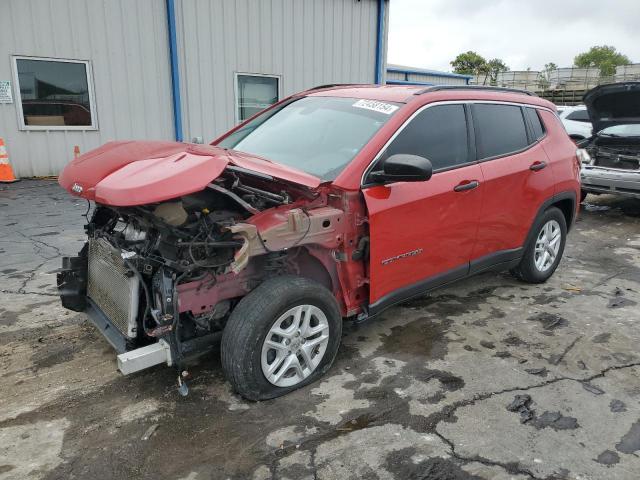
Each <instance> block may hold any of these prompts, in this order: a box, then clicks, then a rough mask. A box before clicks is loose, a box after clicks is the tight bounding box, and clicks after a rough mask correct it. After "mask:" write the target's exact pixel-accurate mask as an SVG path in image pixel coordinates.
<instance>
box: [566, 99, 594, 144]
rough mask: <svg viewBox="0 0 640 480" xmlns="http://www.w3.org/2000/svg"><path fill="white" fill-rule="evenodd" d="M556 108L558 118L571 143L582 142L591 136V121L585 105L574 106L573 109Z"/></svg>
mask: <svg viewBox="0 0 640 480" xmlns="http://www.w3.org/2000/svg"><path fill="white" fill-rule="evenodd" d="M557 108H558V116H559V117H560V120H562V124H563V125H564V128H565V130H566V131H567V133H568V134H569V137H570V138H571V139H572V140H573V141H577V140H584V139H585V138H589V137H590V136H591V135H592V133H591V129H592V126H591V119H590V118H589V112H587V107H586V106H585V105H576V106H575V107H564V106H558V107H557Z"/></svg>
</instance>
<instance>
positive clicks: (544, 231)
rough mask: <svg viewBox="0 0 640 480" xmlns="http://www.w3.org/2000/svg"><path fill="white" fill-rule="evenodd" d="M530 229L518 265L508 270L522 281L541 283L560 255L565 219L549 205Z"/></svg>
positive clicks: (555, 264)
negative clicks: (530, 235) (531, 232)
mask: <svg viewBox="0 0 640 480" xmlns="http://www.w3.org/2000/svg"><path fill="white" fill-rule="evenodd" d="M533 232H534V236H533V238H532V239H531V240H530V241H529V242H528V244H527V245H526V246H525V252H524V255H523V257H522V260H520V264H519V265H518V266H517V267H516V268H514V269H513V270H512V271H511V273H513V274H514V275H515V276H516V277H517V278H519V279H520V280H522V281H524V282H528V283H543V282H546V281H547V280H548V279H549V277H551V275H553V272H555V270H556V268H557V267H558V264H559V263H560V259H561V258H562V253H563V252H564V246H565V243H566V240H567V221H566V219H565V218H564V215H563V213H562V212H561V211H560V210H559V209H557V208H555V207H551V208H549V209H548V210H546V211H545V212H544V213H543V214H542V215H541V216H540V217H539V218H538V220H537V221H536V222H535V224H534V226H533Z"/></svg>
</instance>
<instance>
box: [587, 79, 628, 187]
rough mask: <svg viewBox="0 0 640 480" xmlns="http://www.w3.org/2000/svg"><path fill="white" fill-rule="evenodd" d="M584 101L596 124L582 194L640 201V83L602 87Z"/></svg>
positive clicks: (592, 91)
mask: <svg viewBox="0 0 640 480" xmlns="http://www.w3.org/2000/svg"><path fill="white" fill-rule="evenodd" d="M584 101H585V104H586V106H587V110H588V112H589V117H590V118H591V121H592V123H593V131H594V132H596V134H595V135H593V136H592V137H591V138H589V139H586V140H584V141H582V142H580V143H579V147H580V148H581V149H583V150H582V152H583V153H582V154H581V155H582V157H583V158H582V171H581V181H582V190H583V192H585V193H587V192H589V193H596V194H597V193H613V194H620V195H625V196H631V197H636V198H640V82H623V83H616V84H610V85H600V86H598V87H596V88H593V89H592V90H590V91H589V92H587V93H586V94H585V96H584Z"/></svg>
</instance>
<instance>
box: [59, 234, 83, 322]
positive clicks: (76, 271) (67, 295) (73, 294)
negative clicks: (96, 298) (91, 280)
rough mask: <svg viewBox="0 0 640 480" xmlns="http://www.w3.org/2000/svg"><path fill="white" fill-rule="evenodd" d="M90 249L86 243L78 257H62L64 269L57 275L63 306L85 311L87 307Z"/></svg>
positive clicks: (76, 310)
mask: <svg viewBox="0 0 640 480" xmlns="http://www.w3.org/2000/svg"><path fill="white" fill-rule="evenodd" d="M88 249H89V247H88V244H86V243H85V244H84V247H82V250H80V253H79V255H78V256H77V257H62V269H61V270H60V271H59V272H58V275H57V284H58V293H59V294H60V300H61V301H62V306H63V307H64V308H68V309H69V310H73V311H75V312H84V311H85V309H86V308H87V302H86V298H87V264H88V262H87V252H88Z"/></svg>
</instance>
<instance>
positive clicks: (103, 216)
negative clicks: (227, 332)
mask: <svg viewBox="0 0 640 480" xmlns="http://www.w3.org/2000/svg"><path fill="white" fill-rule="evenodd" d="M353 195H354V194H348V193H344V192H333V191H329V190H324V189H323V188H322V187H320V188H317V189H310V188H307V187H305V186H301V185H296V184H293V183H290V182H285V181H275V180H274V179H273V178H270V177H267V176H264V175H261V174H257V173H253V172H245V171H243V170H242V169H239V168H237V167H233V166H230V167H228V168H227V169H226V170H225V171H224V173H223V174H222V175H221V176H220V177H218V178H217V179H215V180H214V181H212V182H211V183H209V184H208V185H207V187H206V188H205V189H204V190H202V191H199V192H196V193H193V194H189V195H184V196H181V197H179V198H175V199H171V200H168V201H164V202H159V203H154V204H146V205H137V206H111V205H105V204H100V203H96V204H95V208H94V209H93V213H92V215H91V217H90V220H89V222H88V224H87V225H86V227H85V228H86V231H87V235H88V242H87V244H86V245H85V247H84V248H83V250H82V251H81V252H80V254H79V256H78V257H73V258H65V259H64V260H63V270H62V272H61V273H60V274H59V275H58V286H59V289H60V293H61V298H62V303H63V305H64V306H65V307H66V308H69V309H72V310H76V311H87V313H88V314H89V316H90V317H91V318H92V320H93V321H94V323H95V324H96V326H98V328H100V329H101V331H102V333H103V334H104V335H105V337H106V338H107V339H108V340H109V341H110V343H111V344H112V345H113V346H114V348H115V349H116V350H117V351H118V353H119V354H120V355H119V356H118V360H119V366H120V369H121V370H122V371H123V373H130V372H133V371H137V370H140V369H141V368H146V367H147V366H150V365H153V364H157V363H164V361H165V360H166V362H167V363H168V364H169V365H174V366H176V367H178V368H179V369H180V371H182V368H183V367H182V364H183V361H184V360H185V358H187V357H189V356H191V355H195V354H202V353H205V352H206V351H207V350H208V348H209V347H210V346H212V345H213V342H214V341H215V338H216V336H217V335H219V334H220V332H221V331H222V330H223V329H224V326H225V323H226V320H227V318H228V316H229V314H230V312H231V311H232V310H233V308H234V307H235V305H236V304H237V303H238V302H239V301H240V299H241V298H242V297H243V296H245V295H246V294H247V293H248V292H250V291H251V290H252V289H253V288H255V287H256V286H257V285H259V284H260V283H261V282H262V281H263V280H264V279H265V278H267V277H269V276H275V275H280V274H284V273H293V274H296V275H301V276H306V277H309V278H311V279H313V280H316V281H318V282H319V283H321V284H323V285H325V286H326V287H327V288H328V289H329V290H330V291H332V292H333V293H334V295H335V297H336V299H338V300H339V304H340V305H341V309H342V313H343V315H344V316H350V315H355V314H357V313H359V312H360V311H361V310H362V305H363V301H364V300H365V299H366V298H367V284H366V280H365V278H366V266H365V263H366V262H365V261H364V260H365V256H366V251H365V248H366V241H363V239H364V238H366V224H365V221H364V220H363V219H364V212H360V211H359V210H358V207H357V206H358V205H360V203H359V202H358V201H357V200H358V199H357V198H355V197H354V198H352V197H353ZM361 250H362V251H361ZM353 278H355V279H358V281H357V282H355V283H354V282H353V281H350V280H349V279H353ZM352 283H353V284H352ZM116 330H117V331H116ZM145 346H146V347H145ZM141 347H144V348H147V349H148V351H149V352H151V353H149V354H148V355H146V354H145V355H146V356H144V361H141V360H140V358H142V357H141V356H140V355H138V353H136V354H135V355H136V357H131V356H128V355H129V354H133V353H134V352H139V351H140V350H144V348H141ZM127 362H129V363H128V364H127Z"/></svg>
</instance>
